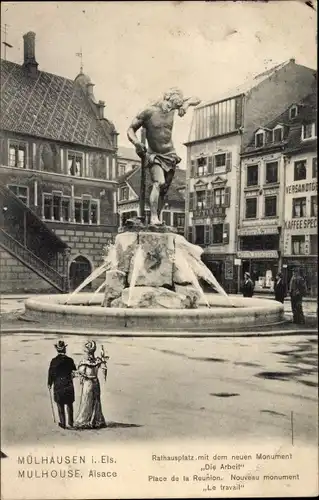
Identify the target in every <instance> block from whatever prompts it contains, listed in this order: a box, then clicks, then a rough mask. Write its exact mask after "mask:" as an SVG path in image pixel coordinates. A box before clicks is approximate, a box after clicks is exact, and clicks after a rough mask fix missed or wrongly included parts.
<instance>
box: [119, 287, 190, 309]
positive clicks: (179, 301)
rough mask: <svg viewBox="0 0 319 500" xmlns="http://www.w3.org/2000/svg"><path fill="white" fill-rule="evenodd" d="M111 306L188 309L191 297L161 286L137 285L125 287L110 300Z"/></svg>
mask: <svg viewBox="0 0 319 500" xmlns="http://www.w3.org/2000/svg"><path fill="white" fill-rule="evenodd" d="M111 307H132V308H136V309H189V308H191V299H190V297H189V296H188V295H185V294H178V293H175V292H172V291H171V290H167V288H163V287H151V286H138V287H134V288H133V289H132V294H131V298H130V289H129V288H125V290H123V293H122V295H121V297H119V298H118V299H115V300H113V301H112V302H111Z"/></svg>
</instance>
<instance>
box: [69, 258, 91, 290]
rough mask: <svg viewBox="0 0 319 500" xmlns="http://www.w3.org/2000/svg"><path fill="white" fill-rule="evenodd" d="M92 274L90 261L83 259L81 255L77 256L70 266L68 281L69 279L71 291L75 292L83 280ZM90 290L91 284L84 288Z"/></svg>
mask: <svg viewBox="0 0 319 500" xmlns="http://www.w3.org/2000/svg"><path fill="white" fill-rule="evenodd" d="M91 272H92V266H91V263H90V261H89V260H88V259H87V258H86V257H83V255H79V256H78V257H76V258H75V259H74V260H73V261H72V262H71V266H70V272H69V279H70V288H71V290H75V289H76V288H77V287H78V286H79V285H81V283H83V281H84V280H85V278H87V277H88V276H90V274H91ZM91 288H92V283H90V284H89V285H88V286H86V287H85V290H89V289H91Z"/></svg>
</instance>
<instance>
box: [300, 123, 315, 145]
mask: <svg viewBox="0 0 319 500" xmlns="http://www.w3.org/2000/svg"><path fill="white" fill-rule="evenodd" d="M316 137H317V127H316V124H315V123H306V124H304V125H303V126H302V127H301V140H302V141H307V140H309V139H315V138H316Z"/></svg>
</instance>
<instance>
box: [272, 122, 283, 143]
mask: <svg viewBox="0 0 319 500" xmlns="http://www.w3.org/2000/svg"><path fill="white" fill-rule="evenodd" d="M283 136H284V130H283V127H282V126H281V125H277V127H275V128H274V130H273V141H274V142H281V141H282V140H283Z"/></svg>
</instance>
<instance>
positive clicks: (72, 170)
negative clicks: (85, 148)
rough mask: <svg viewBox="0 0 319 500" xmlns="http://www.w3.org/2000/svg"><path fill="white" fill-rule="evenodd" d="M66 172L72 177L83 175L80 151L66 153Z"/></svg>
mask: <svg viewBox="0 0 319 500" xmlns="http://www.w3.org/2000/svg"><path fill="white" fill-rule="evenodd" d="M68 172H69V174H70V175H72V176H74V177H83V176H84V172H83V155H82V153H68Z"/></svg>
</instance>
